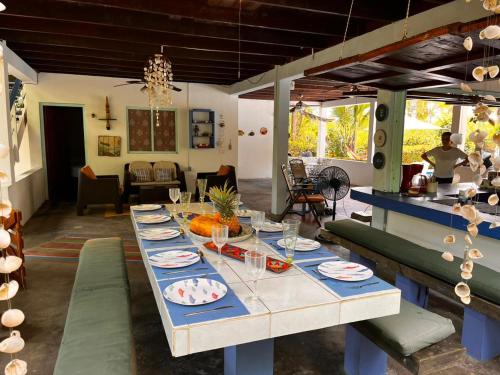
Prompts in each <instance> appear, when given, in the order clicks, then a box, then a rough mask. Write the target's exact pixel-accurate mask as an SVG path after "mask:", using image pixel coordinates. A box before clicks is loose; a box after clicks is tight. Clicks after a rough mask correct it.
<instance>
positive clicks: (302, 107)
mask: <svg viewBox="0 0 500 375" xmlns="http://www.w3.org/2000/svg"><path fill="white" fill-rule="evenodd" d="M303 97H304V95H302V94H300V95H299V101H298V102H297V103H295V105H292V106H291V107H290V113H293V112H295V111H297V112H303V111H304V110H305V109H306V108H308V107H317V106H318V105H317V104H305V103H304V102H303V101H302V99H303Z"/></svg>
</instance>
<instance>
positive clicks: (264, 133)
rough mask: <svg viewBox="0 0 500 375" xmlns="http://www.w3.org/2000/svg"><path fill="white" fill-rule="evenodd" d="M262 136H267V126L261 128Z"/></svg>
mask: <svg viewBox="0 0 500 375" xmlns="http://www.w3.org/2000/svg"><path fill="white" fill-rule="evenodd" d="M260 134H262V135H266V134H267V128H266V127H265V126H263V127H262V128H260Z"/></svg>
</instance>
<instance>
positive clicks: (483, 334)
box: [462, 297, 500, 361]
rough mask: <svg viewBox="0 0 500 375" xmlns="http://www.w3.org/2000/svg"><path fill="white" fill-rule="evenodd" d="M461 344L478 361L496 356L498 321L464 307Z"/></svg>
mask: <svg viewBox="0 0 500 375" xmlns="http://www.w3.org/2000/svg"><path fill="white" fill-rule="evenodd" d="M472 298H474V297H472ZM462 345H463V346H465V347H466V348H467V353H469V355H470V356H471V357H473V358H475V359H477V360H479V361H487V360H489V359H492V358H493V357H496V356H497V355H499V354H500V321H499V320H495V319H492V318H490V317H488V316H486V315H484V314H482V313H480V312H477V311H474V310H471V309H469V308H468V307H465V308H464V326H463V329H462Z"/></svg>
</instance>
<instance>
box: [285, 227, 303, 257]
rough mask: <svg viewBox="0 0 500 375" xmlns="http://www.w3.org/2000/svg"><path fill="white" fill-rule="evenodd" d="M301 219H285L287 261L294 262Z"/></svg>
mask: <svg viewBox="0 0 500 375" xmlns="http://www.w3.org/2000/svg"><path fill="white" fill-rule="evenodd" d="M299 226H300V221H299V220H295V219H287V220H283V242H284V245H285V255H286V261H287V262H288V263H292V261H293V256H294V254H295V245H296V244H297V236H298V234H299Z"/></svg>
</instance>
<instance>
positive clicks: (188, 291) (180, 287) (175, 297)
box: [163, 278, 227, 306]
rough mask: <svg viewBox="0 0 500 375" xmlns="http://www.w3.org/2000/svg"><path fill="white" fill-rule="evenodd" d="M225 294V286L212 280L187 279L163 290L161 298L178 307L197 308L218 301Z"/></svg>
mask: <svg viewBox="0 0 500 375" xmlns="http://www.w3.org/2000/svg"><path fill="white" fill-rule="evenodd" d="M226 293H227V286H225V285H224V284H222V283H220V282H218V281H216V280H212V279H200V278H195V279H187V280H180V281H177V282H175V283H173V284H171V285H169V286H167V287H166V288H165V289H164V290H163V296H164V297H165V298H166V299H167V300H168V301H170V302H173V303H177V304H179V305H187V306H197V305H205V304H207V303H212V302H215V301H218V300H220V299H221V298H222V297H224V296H225V295H226Z"/></svg>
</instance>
